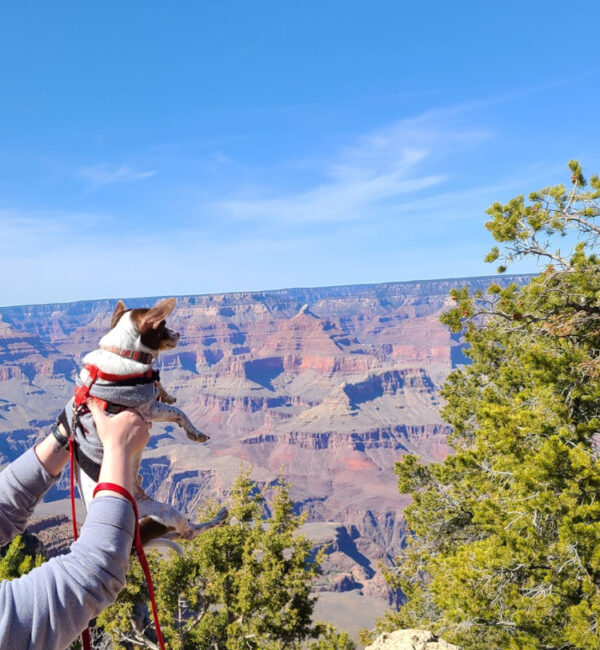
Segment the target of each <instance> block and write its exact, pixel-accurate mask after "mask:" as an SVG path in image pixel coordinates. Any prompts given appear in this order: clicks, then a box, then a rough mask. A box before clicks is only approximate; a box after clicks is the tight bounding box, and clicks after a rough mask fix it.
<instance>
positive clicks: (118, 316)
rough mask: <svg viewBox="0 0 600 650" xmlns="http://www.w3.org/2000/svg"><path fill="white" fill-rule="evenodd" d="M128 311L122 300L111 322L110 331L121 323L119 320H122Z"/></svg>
mask: <svg viewBox="0 0 600 650" xmlns="http://www.w3.org/2000/svg"><path fill="white" fill-rule="evenodd" d="M126 311H127V307H125V303H124V302H123V301H122V300H119V302H118V303H117V306H116V307H115V311H114V313H113V315H112V318H111V321H110V329H112V328H113V327H114V326H115V325H116V324H117V323H118V322H119V320H121V316H122V315H123V314H124V313H125V312H126Z"/></svg>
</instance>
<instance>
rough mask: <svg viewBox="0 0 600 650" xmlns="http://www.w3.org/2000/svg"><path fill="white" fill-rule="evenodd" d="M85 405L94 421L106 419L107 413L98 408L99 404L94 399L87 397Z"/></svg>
mask: <svg viewBox="0 0 600 650" xmlns="http://www.w3.org/2000/svg"><path fill="white" fill-rule="evenodd" d="M85 404H86V406H87V407H88V409H89V410H90V413H91V414H92V417H93V418H94V422H96V423H100V422H104V420H108V419H109V418H108V415H106V413H105V412H104V411H103V409H101V408H100V405H99V404H98V402H96V400H95V399H92V398H88V399H87V400H86V402H85Z"/></svg>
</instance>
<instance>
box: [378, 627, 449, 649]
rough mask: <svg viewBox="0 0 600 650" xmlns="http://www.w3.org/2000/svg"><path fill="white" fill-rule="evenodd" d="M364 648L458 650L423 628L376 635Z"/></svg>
mask: <svg viewBox="0 0 600 650" xmlns="http://www.w3.org/2000/svg"><path fill="white" fill-rule="evenodd" d="M366 650H460V648H459V647H458V646H457V645H452V644H450V643H446V641H444V640H443V639H440V638H439V637H437V636H435V634H432V633H431V632H426V631H424V630H398V631H397V632H386V633H384V634H382V635H381V636H378V637H377V639H376V640H375V642H374V643H373V644H372V645H370V646H367V648H366Z"/></svg>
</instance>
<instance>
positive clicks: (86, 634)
mask: <svg viewBox="0 0 600 650" xmlns="http://www.w3.org/2000/svg"><path fill="white" fill-rule="evenodd" d="M73 450H74V442H73V439H72V438H69V460H70V483H71V515H72V517H73V537H74V538H75V541H77V537H78V534H77V517H76V514H75V479H74V471H73V468H74V455H73ZM100 490H112V491H113V492H118V493H119V494H120V495H121V496H124V497H125V498H126V499H127V500H128V501H129V503H131V505H132V506H133V511H134V513H135V537H134V545H135V550H136V553H137V556H138V559H139V561H140V564H141V565H142V570H143V572H144V576H145V577H146V583H147V584H148V592H149V593H150V604H151V605H152V617H153V618H154V625H155V627H156V636H157V638H158V645H159V646H160V648H161V650H165V642H164V639H163V635H162V631H161V629H160V623H159V621H158V609H157V607H156V597H155V595H154V585H153V583H152V576H151V575H150V567H149V566H148V560H147V559H146V554H145V553H144V547H143V546H142V538H141V536H140V523H139V513H138V508H137V503H136V502H135V499H134V498H133V497H132V496H131V494H129V492H128V491H127V490H126V489H125V488H124V487H121V486H120V485H117V484H116V483H98V485H96V487H95V488H94V495H93V496H96V492H99V491H100ZM81 640H82V642H83V647H84V650H91V648H92V643H91V639H90V629H89V628H86V629H85V630H84V631H83V632H82V634H81Z"/></svg>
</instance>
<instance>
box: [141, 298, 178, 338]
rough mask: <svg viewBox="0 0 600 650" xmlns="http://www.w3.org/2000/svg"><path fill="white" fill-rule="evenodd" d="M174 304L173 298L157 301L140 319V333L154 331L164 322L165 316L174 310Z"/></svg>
mask: <svg viewBox="0 0 600 650" xmlns="http://www.w3.org/2000/svg"><path fill="white" fill-rule="evenodd" d="M175 302H176V301H175V298H165V299H164V300H159V301H158V302H157V303H156V305H154V307H152V309H149V310H148V311H147V312H146V313H145V314H143V316H142V317H141V318H140V325H139V328H140V332H147V331H148V330H155V329H156V328H157V327H158V326H159V325H160V324H161V323H162V321H164V320H166V318H167V316H168V315H169V314H170V313H171V312H172V311H173V309H175Z"/></svg>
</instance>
